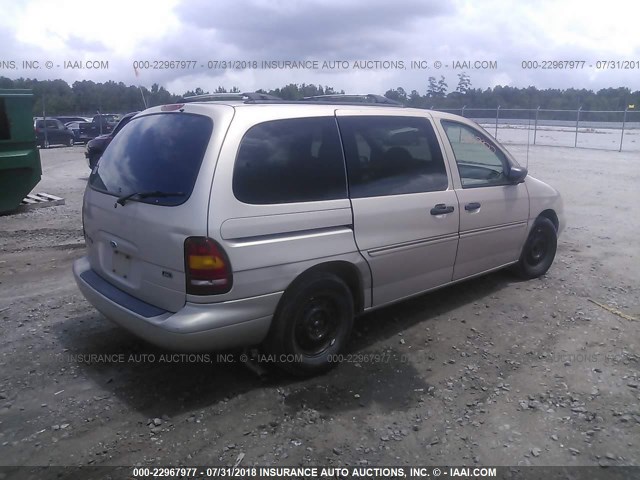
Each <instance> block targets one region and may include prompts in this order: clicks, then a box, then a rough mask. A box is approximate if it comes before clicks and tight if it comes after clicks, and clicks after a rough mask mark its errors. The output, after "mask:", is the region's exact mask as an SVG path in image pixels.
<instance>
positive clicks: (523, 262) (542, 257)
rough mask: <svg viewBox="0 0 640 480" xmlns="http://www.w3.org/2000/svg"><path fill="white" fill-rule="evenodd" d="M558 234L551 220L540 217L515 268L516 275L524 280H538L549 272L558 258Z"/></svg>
mask: <svg viewBox="0 0 640 480" xmlns="http://www.w3.org/2000/svg"><path fill="white" fill-rule="evenodd" d="M557 247H558V234H557V232H556V227H555V225H554V224H553V222H552V221H551V220H549V219H548V218H545V217H538V218H537V219H536V221H535V222H534V224H533V227H532V228H531V232H529V237H527V241H526V242H525V244H524V247H522V253H521V254H520V260H518V263H517V264H516V266H515V271H516V273H517V274H518V275H519V276H520V277H522V278H524V279H531V278H537V277H540V276H542V275H544V274H545V273H547V270H549V267H551V264H552V263H553V259H554V258H555V256H556V249H557Z"/></svg>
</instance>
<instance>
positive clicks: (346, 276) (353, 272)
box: [287, 261, 364, 314]
mask: <svg viewBox="0 0 640 480" xmlns="http://www.w3.org/2000/svg"><path fill="white" fill-rule="evenodd" d="M317 272H327V273H332V274H334V275H336V276H337V277H340V279H342V281H344V282H345V283H346V284H347V286H348V287H349V290H350V291H351V297H352V298H353V306H354V309H355V313H356V314H357V313H360V312H362V310H363V309H364V291H363V287H362V278H361V277H360V272H359V271H358V268H357V267H356V266H355V265H353V264H351V263H349V262H343V261H335V262H327V263H321V264H319V265H314V266H313V267H311V268H309V269H307V270H305V271H304V272H302V273H301V274H300V275H298V276H297V277H296V279H295V280H294V281H293V282H291V284H290V285H289V286H288V287H287V290H289V289H290V288H291V287H294V286H295V285H296V284H298V282H300V281H302V280H304V278H305V277H306V276H307V275H310V274H313V273H317Z"/></svg>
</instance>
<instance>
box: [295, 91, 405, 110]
mask: <svg viewBox="0 0 640 480" xmlns="http://www.w3.org/2000/svg"><path fill="white" fill-rule="evenodd" d="M300 101H301V102H326V103H373V104H376V105H389V106H394V107H403V106H404V105H403V104H402V103H400V102H397V101H395V100H392V99H390V98H387V97H384V96H382V95H376V94H374V93H364V94H344V93H338V94H332V95H315V96H313V97H304V98H303V99H302V100H300Z"/></svg>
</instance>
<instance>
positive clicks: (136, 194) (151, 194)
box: [113, 190, 185, 208]
mask: <svg viewBox="0 0 640 480" xmlns="http://www.w3.org/2000/svg"><path fill="white" fill-rule="evenodd" d="M184 195H185V194H184V192H161V191H160V190H154V191H152V192H134V193H130V194H128V195H123V196H122V197H119V198H118V200H116V203H114V204H113V207H114V208H116V207H117V206H118V204H120V205H122V206H124V204H125V203H127V200H129V199H131V198H133V197H138V198H148V197H159V198H166V197H184Z"/></svg>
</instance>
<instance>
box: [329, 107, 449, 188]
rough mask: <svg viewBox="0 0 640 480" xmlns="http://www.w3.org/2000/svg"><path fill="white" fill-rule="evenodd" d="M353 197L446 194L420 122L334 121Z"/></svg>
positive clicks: (430, 134)
mask: <svg viewBox="0 0 640 480" xmlns="http://www.w3.org/2000/svg"><path fill="white" fill-rule="evenodd" d="M338 123H339V125H340V132H341V133H342V140H343V142H344V149H345V156H346V159H347V172H348V176H349V193H350V195H351V197H353V198H363V197H377V196H385V195H401V194H407V193H420V192H434V191H440V190H446V189H447V185H448V181H447V172H446V169H445V165H444V159H443V157H442V152H441V150H440V146H439V145H438V141H437V138H436V135H435V132H434V130H433V127H432V125H431V122H430V121H429V120H428V119H426V118H420V117H401V116H398V117H395V116H346V117H340V118H339V119H338Z"/></svg>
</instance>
